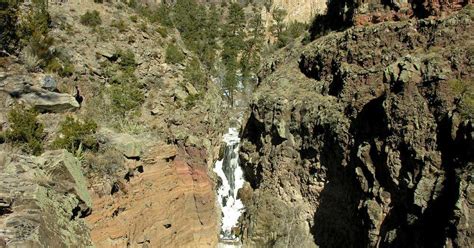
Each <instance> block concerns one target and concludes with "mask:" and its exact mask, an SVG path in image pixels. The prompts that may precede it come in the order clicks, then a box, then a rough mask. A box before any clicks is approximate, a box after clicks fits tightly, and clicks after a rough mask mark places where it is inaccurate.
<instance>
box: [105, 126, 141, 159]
mask: <svg viewBox="0 0 474 248" xmlns="http://www.w3.org/2000/svg"><path fill="white" fill-rule="evenodd" d="M106 136H107V139H108V142H109V143H110V144H111V145H112V146H114V147H115V148H116V149H117V150H118V151H120V152H121V153H122V154H123V155H124V156H125V157H127V158H130V159H137V158H140V156H141V155H142V153H143V149H144V147H145V145H146V144H145V141H144V140H142V139H140V138H138V137H135V136H132V135H130V134H126V133H112V132H107V133H106Z"/></svg>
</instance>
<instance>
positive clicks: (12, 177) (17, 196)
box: [0, 150, 92, 247]
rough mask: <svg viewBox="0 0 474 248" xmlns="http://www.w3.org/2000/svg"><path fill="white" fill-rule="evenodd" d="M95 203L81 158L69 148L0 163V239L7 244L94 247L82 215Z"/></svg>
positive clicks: (19, 245)
mask: <svg viewBox="0 0 474 248" xmlns="http://www.w3.org/2000/svg"><path fill="white" fill-rule="evenodd" d="M91 204H92V203H91V198H90V196H89V193H88V191H87V182H86V179H85V178H84V176H83V175H82V172H81V165H80V162H79V161H78V160H77V159H76V158H75V157H74V156H73V155H72V154H70V153H69V152H67V151H65V150H59V151H51V152H47V153H45V154H43V155H42V156H40V157H25V156H18V155H13V156H9V157H8V160H7V163H6V164H5V165H4V166H3V167H1V168H0V212H2V215H1V216H0V230H2V231H0V240H4V241H5V243H6V246H7V247H92V242H91V239H90V235H89V228H88V227H87V225H86V224H85V222H84V221H83V219H82V217H84V216H85V215H87V214H88V213H89V212H90V207H91Z"/></svg>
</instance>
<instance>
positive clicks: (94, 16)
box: [81, 10, 102, 28]
mask: <svg viewBox="0 0 474 248" xmlns="http://www.w3.org/2000/svg"><path fill="white" fill-rule="evenodd" d="M81 24H82V25H85V26H89V27H93V28H94V27H97V26H99V25H101V24H102V19H101V18H100V13H99V11H97V10H93V11H87V12H86V13H85V14H84V15H82V16H81Z"/></svg>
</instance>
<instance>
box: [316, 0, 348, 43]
mask: <svg viewBox="0 0 474 248" xmlns="http://www.w3.org/2000/svg"><path fill="white" fill-rule="evenodd" d="M355 6H356V3H355V2H354V1H352V0H329V1H328V5H327V12H326V14H323V15H316V16H315V17H314V19H313V21H312V22H311V26H310V28H309V35H310V37H309V39H310V41H313V40H315V39H316V38H318V37H320V36H323V35H325V34H327V33H328V32H330V31H340V30H344V29H346V28H349V27H350V26H351V25H352V17H353V15H354V10H355ZM346 7H347V8H346ZM346 9H347V12H345V10H346Z"/></svg>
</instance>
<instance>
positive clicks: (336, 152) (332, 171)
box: [311, 131, 367, 248]
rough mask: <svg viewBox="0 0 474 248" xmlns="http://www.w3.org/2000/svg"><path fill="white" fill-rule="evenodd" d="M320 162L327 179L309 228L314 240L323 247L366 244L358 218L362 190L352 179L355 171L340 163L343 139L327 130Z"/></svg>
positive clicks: (342, 153) (343, 148) (362, 245)
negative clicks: (312, 223) (324, 169)
mask: <svg viewBox="0 0 474 248" xmlns="http://www.w3.org/2000/svg"><path fill="white" fill-rule="evenodd" d="M323 135H324V137H318V138H317V139H321V140H323V141H324V145H323V147H322V149H321V154H320V162H321V165H322V166H324V167H326V168H327V182H326V185H325V187H324V189H323V191H322V192H321V195H320V205H319V207H318V209H317V211H316V213H315V215H314V226H313V227H312V229H311V233H312V234H313V237H314V240H315V243H316V244H317V245H318V246H320V247H322V248H326V247H366V244H367V240H366V235H364V232H363V223H362V222H361V219H360V218H359V217H358V210H357V207H358V204H359V201H360V199H361V197H362V196H363V195H362V192H361V190H360V187H359V186H358V185H357V182H356V181H355V178H356V177H355V175H354V170H353V168H352V167H350V166H343V160H344V150H345V149H346V148H345V147H343V146H344V145H343V144H344V142H343V141H339V140H338V139H336V138H335V137H336V136H335V134H332V133H331V132H329V131H328V132H327V133H325V134H323Z"/></svg>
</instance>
